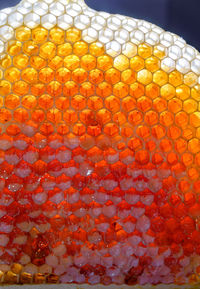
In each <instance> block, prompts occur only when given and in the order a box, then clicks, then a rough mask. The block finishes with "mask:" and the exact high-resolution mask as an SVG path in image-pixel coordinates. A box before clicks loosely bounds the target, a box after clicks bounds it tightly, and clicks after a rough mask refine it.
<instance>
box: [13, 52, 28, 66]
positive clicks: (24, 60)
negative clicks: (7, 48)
mask: <svg viewBox="0 0 200 289" xmlns="http://www.w3.org/2000/svg"><path fill="white" fill-rule="evenodd" d="M28 63H29V58H28V56H27V55H25V54H20V55H17V56H14V57H13V64H14V66H16V67H17V68H19V69H23V68H25V67H27V66H28Z"/></svg>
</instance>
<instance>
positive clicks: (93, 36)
mask: <svg viewBox="0 0 200 289" xmlns="http://www.w3.org/2000/svg"><path fill="white" fill-rule="evenodd" d="M82 37H83V40H85V41H86V42H88V43H92V42H94V41H96V40H97V39H98V32H97V31H96V30H95V29H93V28H88V29H85V30H83V33H82Z"/></svg>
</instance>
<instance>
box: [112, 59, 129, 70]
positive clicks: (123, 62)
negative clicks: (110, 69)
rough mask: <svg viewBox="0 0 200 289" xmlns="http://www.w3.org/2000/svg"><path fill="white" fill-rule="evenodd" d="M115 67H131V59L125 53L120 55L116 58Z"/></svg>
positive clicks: (122, 68)
mask: <svg viewBox="0 0 200 289" xmlns="http://www.w3.org/2000/svg"><path fill="white" fill-rule="evenodd" d="M114 67H115V68H116V69H118V70H119V71H124V70H126V69H128V68H129V59H128V58H127V57H126V56H125V55H119V56H117V57H115V59H114Z"/></svg>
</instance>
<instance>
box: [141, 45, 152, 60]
mask: <svg viewBox="0 0 200 289" xmlns="http://www.w3.org/2000/svg"><path fill="white" fill-rule="evenodd" d="M152 52H153V49H152V47H151V46H150V45H148V44H146V43H144V44H140V45H139V46H138V55H139V56H141V57H142V58H148V57H150V56H151V55H152Z"/></svg>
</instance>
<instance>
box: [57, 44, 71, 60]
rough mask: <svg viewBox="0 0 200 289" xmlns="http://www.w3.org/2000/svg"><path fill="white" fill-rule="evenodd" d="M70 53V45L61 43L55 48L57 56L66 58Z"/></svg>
mask: <svg viewBox="0 0 200 289" xmlns="http://www.w3.org/2000/svg"><path fill="white" fill-rule="evenodd" d="M71 52H72V45H71V44H70V43H63V44H60V45H58V46H57V54H58V56H64V57H65V56H68V55H70V54H71Z"/></svg>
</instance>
